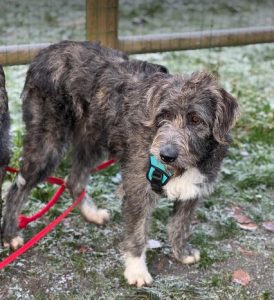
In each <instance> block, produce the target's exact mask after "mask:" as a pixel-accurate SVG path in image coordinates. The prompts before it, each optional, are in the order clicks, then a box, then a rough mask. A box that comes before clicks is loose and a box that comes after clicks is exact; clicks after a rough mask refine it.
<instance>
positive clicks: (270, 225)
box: [263, 221, 274, 232]
mask: <svg viewBox="0 0 274 300" xmlns="http://www.w3.org/2000/svg"><path fill="white" fill-rule="evenodd" d="M263 227H264V228H265V229H266V230H269V231H272V232H274V221H266V222H263Z"/></svg>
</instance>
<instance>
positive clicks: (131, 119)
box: [3, 41, 238, 287]
mask: <svg viewBox="0 0 274 300" xmlns="http://www.w3.org/2000/svg"><path fill="white" fill-rule="evenodd" d="M22 98H23V119H24V122H25V124H26V135H25V138H24V147H23V159H22V167H21V172H20V174H19V175H18V177H17V179H16V182H15V183H14V184H13V185H12V186H11V188H10V190H9V193H8V196H7V210H6V214H5V218H4V226H3V236H4V245H5V246H8V247H11V248H17V247H18V246H19V245H20V244H22V238H20V237H19V235H18V228H17V218H18V214H19V212H20V210H21V207H22V205H23V203H24V202H25V200H26V198H27V196H28V194H29V192H30V190H31V189H32V188H33V187H34V186H35V185H36V184H37V183H38V182H41V181H42V180H44V179H45V178H46V176H48V175H49V174H51V173H52V172H53V170H54V169H55V168H56V166H57V165H58V163H59V162H60V160H61V158H62V157H63V156H64V153H65V152H66V149H67V148H68V145H69V144H71V145H72V147H73V154H72V155H73V157H72V158H73V165H72V169H71V173H70V175H69V177H68V180H67V186H68V188H69V189H70V191H71V194H72V195H73V197H76V196H78V195H79V193H80V192H81V191H82V189H83V188H84V187H85V185H86V184H87V182H88V179H89V172H90V169H91V168H92V167H93V166H94V165H95V164H97V163H98V162H99V161H100V160H102V159H103V158H104V157H106V156H105V155H106V153H107V154H108V155H109V156H110V157H113V158H115V159H116V160H117V161H119V163H120V166H121V173H122V179H123V189H124V194H125V195H124V197H123V206H122V210H123V218H124V222H125V229H124V231H125V237H124V241H123V251H124V254H125V267H126V269H125V272H124V275H125V277H126V279H127V281H128V282H129V284H135V285H137V286H139V287H140V286H142V285H144V284H149V283H151V282H152V278H151V276H150V274H149V272H148V270H147V267H146V263H145V251H146V242H147V234H146V232H147V227H148V223H149V219H150V215H151V212H152V209H153V207H154V206H155V205H156V204H157V198H158V195H159V194H163V195H166V196H167V197H168V198H169V199H170V200H172V201H174V215H173V216H172V218H171V221H170V224H169V227H168V232H169V240H170V242H171V245H172V248H173V252H174V256H175V257H176V258H177V259H178V260H180V261H182V262H183V263H193V262H195V261H198V260H199V251H198V250H195V249H193V248H192V247H191V246H190V244H188V243H187V238H188V236H189V227H190V221H191V215H192V212H193V209H194V207H195V204H196V203H197V201H198V199H200V198H201V197H202V196H205V195H208V194H209V193H210V192H211V191H212V186H213V182H214V180H215V179H216V176H217V172H218V170H219V169H220V165H221V162H222V160H223V158H224V157H225V155H226V152H227V148H228V144H229V143H230V136H229V131H230V129H231V127H232V126H233V123H234V121H235V119H236V117H237V114H238V105H237V103H236V101H235V99H234V98H233V97H232V96H231V95H230V94H228V93H227V92H226V91H225V90H223V89H222V88H221V87H220V86H219V85H218V82H217V80H216V78H214V77H213V76H211V75H209V74H207V73H203V72H202V73H195V74H192V75H191V76H181V75H175V76H173V75H170V74H168V71H167V69H166V68H164V67H162V66H158V65H153V64H149V63H146V62H142V61H137V60H129V59H128V57H127V56H126V55H125V54H123V53H121V52H118V51H115V50H111V49H106V48H103V47H101V46H99V45H98V44H93V43H89V42H69V41H66V42H61V43H59V44H55V45H52V46H50V47H48V48H47V49H45V50H42V51H41V52H40V54H38V56H37V57H36V58H35V59H34V61H33V62H32V64H31V65H30V68H29V71H28V73H27V78H26V83H25V87H24V90H23V93H22ZM88 202H89V201H88V199H85V201H83V202H82V204H81V206H80V211H81V213H82V215H83V216H84V218H85V219H86V220H88V221H90V222H94V223H97V224H103V223H104V222H105V221H107V220H108V219H109V215H108V212H107V211H106V210H103V209H97V208H96V206H95V204H94V203H93V204H88Z"/></svg>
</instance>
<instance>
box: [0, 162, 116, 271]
mask: <svg viewBox="0 0 274 300" xmlns="http://www.w3.org/2000/svg"><path fill="white" fill-rule="evenodd" d="M114 162H115V161H114V160H108V161H106V162H104V163H102V164H100V165H99V166H97V167H96V168H95V169H93V170H92V172H98V171H101V170H103V169H105V168H107V167H108V166H110V165H112V164H113V163H114ZM6 170H7V171H9V172H12V173H18V170H16V169H14V168H11V167H7V168H6ZM47 182H49V183H51V184H57V185H60V187H59V189H58V190H57V191H56V192H55V194H54V195H53V196H52V198H51V199H50V201H49V202H48V203H47V205H46V206H45V207H43V208H42V209H41V210H40V211H38V212H37V213H35V214H34V215H33V216H31V217H26V216H24V215H20V216H19V227H20V228H24V227H26V226H27V224H28V223H30V222H33V221H34V220H36V219H38V218H40V217H41V216H42V215H43V214H45V213H46V212H47V211H48V210H49V209H50V208H51V207H52V206H53V205H54V204H55V203H56V201H57V200H58V199H59V197H60V196H61V195H62V193H63V192H64V190H65V188H66V187H65V183H64V180H63V179H61V178H57V177H48V178H47ZM85 194H86V191H85V190H83V191H82V192H81V194H80V196H79V197H78V198H77V199H76V200H75V201H74V202H73V204H72V205H71V206H70V207H68V208H67V209H66V210H65V211H64V212H63V213H62V214H61V215H59V216H58V217H57V218H56V219H55V220H53V221H52V222H51V223H49V224H48V225H47V226H46V227H45V228H44V229H42V230H41V231H40V232H38V233H37V234H36V235H35V236H34V237H33V238H31V239H30V240H29V241H28V242H26V243H25V244H24V245H23V246H22V247H21V248H19V249H18V250H16V251H15V252H13V253H12V254H11V255H10V256H8V257H7V258H5V259H4V260H3V261H2V262H0V270H1V269H3V268H4V267H5V266H7V265H8V264H10V263H11V262H13V261H14V260H15V259H16V258H17V257H19V256H20V255H22V254H23V253H24V252H26V251H27V250H28V249H29V248H31V247H32V246H33V245H35V244H36V243H37V242H38V241H40V240H41V239H42V238H43V237H44V236H45V235H47V234H48V233H49V232H50V231H51V230H52V229H53V228H54V227H56V226H57V225H58V224H59V223H60V222H61V221H62V220H63V219H64V218H65V217H66V216H67V215H68V214H69V213H70V212H71V211H72V210H73V209H74V208H75V207H76V206H77V205H78V204H79V203H80V202H81V201H82V199H83V198H84V197H85Z"/></svg>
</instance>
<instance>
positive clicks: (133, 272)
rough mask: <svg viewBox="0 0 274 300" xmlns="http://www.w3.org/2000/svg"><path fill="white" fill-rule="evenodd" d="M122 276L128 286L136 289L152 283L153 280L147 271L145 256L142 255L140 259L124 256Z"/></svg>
mask: <svg viewBox="0 0 274 300" xmlns="http://www.w3.org/2000/svg"><path fill="white" fill-rule="evenodd" d="M124 276H125V278H126V280H127V282H128V283H129V284H131V285H136V286H137V287H142V286H144V285H149V284H151V283H152V281H153V279H152V277H151V275H150V274H149V272H148V270H147V266H146V262H145V254H142V255H141V256H140V257H133V256H131V255H130V254H128V255H126V269H125V272H124Z"/></svg>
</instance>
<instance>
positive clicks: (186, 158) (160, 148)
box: [146, 72, 239, 173]
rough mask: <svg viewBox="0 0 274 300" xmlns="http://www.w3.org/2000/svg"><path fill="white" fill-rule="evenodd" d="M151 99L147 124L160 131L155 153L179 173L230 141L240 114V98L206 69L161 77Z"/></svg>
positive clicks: (149, 94) (154, 149)
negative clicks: (187, 73)
mask: <svg viewBox="0 0 274 300" xmlns="http://www.w3.org/2000/svg"><path fill="white" fill-rule="evenodd" d="M147 101H148V102H147V103H148V112H149V119H148V121H147V122H146V125H147V126H150V127H151V128H155V131H156V134H155V137H154V139H153V142H152V145H151V149H150V151H151V154H154V155H155V157H156V158H157V159H159V160H161V161H162V162H163V163H164V164H166V165H167V167H168V168H170V169H175V171H177V172H179V173H181V172H183V171H184V170H185V169H188V168H190V167H193V166H196V165H197V164H198V163H199V162H200V161H201V160H204V159H206V156H207V155H208V153H210V151H212V149H214V148H216V146H218V145H220V144H223V145H225V144H229V143H230V141H231V139H230V134H229V132H230V129H231V128H232V127H233V125H234V123H235V120H236V119H237V116H238V115H239V106H238V104H237V102H236V100H235V99H234V98H233V97H232V96H231V95H230V94H229V93H228V92H226V91H225V90H224V89H223V88H221V87H220V86H219V84H218V81H217V79H216V78H215V77H214V76H212V75H210V74H208V73H205V72H199V73H194V74H192V75H191V76H190V77H183V76H179V75H176V76H169V77H166V78H162V79H159V80H158V81H156V82H155V84H154V85H152V87H151V88H150V89H149V91H148V93H147Z"/></svg>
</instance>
